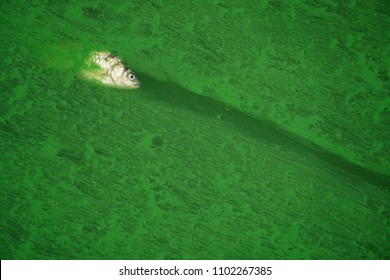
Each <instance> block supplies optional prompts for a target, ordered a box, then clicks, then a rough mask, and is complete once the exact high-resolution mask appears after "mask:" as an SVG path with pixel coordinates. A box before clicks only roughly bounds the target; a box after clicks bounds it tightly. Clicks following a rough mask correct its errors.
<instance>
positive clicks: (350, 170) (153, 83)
mask: <svg viewBox="0 0 390 280" xmlns="http://www.w3.org/2000/svg"><path fill="white" fill-rule="evenodd" d="M137 74H138V76H139V77H140V80H141V81H142V83H143V88H142V91H143V92H142V94H143V95H144V96H145V98H148V99H150V100H155V101H158V102H164V103H167V104H170V105H173V106H178V107H181V108H185V109H187V110H191V111H193V112H196V113H199V114H202V115H207V116H209V117H211V118H214V119H215V118H216V116H218V115H220V116H221V121H224V122H226V123H229V124H230V125H232V126H233V127H234V128H235V129H239V130H242V131H243V132H247V133H249V134H251V135H252V136H253V137H255V138H256V139H257V140H258V141H261V142H265V143H267V144H274V145H278V146H281V147H284V148H287V149H289V150H292V151H295V152H297V154H301V153H302V150H307V152H309V153H312V154H314V155H315V156H316V157H318V158H319V159H320V160H322V161H324V162H327V163H328V164H330V165H332V166H334V167H336V168H338V169H339V170H340V171H343V173H345V174H346V175H348V174H349V175H350V176H354V177H357V178H360V179H361V180H364V181H367V182H371V183H374V184H376V185H378V186H380V187H381V189H383V190H387V189H388V186H390V177H389V176H387V175H385V174H381V173H378V172H375V171H372V170H369V169H366V168H363V167H361V166H359V165H357V164H354V163H352V162H350V161H348V160H347V159H346V158H344V157H341V156H339V155H336V154H334V153H331V152H329V151H327V150H325V149H323V148H321V147H320V146H318V145H316V144H314V143H312V142H310V141H308V140H306V139H304V138H302V137H299V136H297V135H294V134H292V133H290V132H287V131H285V130H282V129H281V128H279V127H278V126H277V125H275V124H274V123H271V122H269V121H265V120H260V119H256V118H254V117H251V116H249V115H247V114H246V113H243V112H241V111H239V110H237V109H234V108H232V107H230V106H229V105H226V104H223V103H221V102H219V101H216V100H214V99H212V98H210V97H207V96H201V95H199V94H196V93H193V92H190V91H188V90H186V89H185V88H183V87H181V86H179V85H176V84H174V83H170V82H161V81H158V80H157V79H155V78H153V77H151V76H149V75H147V74H143V73H137Z"/></svg>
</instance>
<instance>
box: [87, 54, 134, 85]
mask: <svg viewBox="0 0 390 280" xmlns="http://www.w3.org/2000/svg"><path fill="white" fill-rule="evenodd" d="M83 74H84V77H85V78H87V79H89V80H95V81H98V82H101V83H103V84H105V85H110V86H116V87H120V88H127V89H135V88H139V87H140V86H141V82H140V81H139V80H138V79H137V76H136V75H135V73H134V71H133V70H131V69H130V68H129V67H128V66H127V65H126V63H125V62H124V61H123V60H122V59H121V58H119V57H118V56H116V55H114V54H112V53H110V52H106V51H102V52H92V53H91V54H90V56H89V57H88V59H87V69H86V70H84V71H83Z"/></svg>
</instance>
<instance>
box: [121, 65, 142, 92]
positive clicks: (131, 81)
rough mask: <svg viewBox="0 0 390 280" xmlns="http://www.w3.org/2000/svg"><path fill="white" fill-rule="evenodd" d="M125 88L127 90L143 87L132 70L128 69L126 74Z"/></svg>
mask: <svg viewBox="0 0 390 280" xmlns="http://www.w3.org/2000/svg"><path fill="white" fill-rule="evenodd" d="M123 86H124V87H127V88H139V87H140V86H141V82H140V81H139V80H138V78H137V76H136V75H135V73H134V72H133V71H132V70H130V69H128V70H127V71H126V72H125V73H124V77H123Z"/></svg>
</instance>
